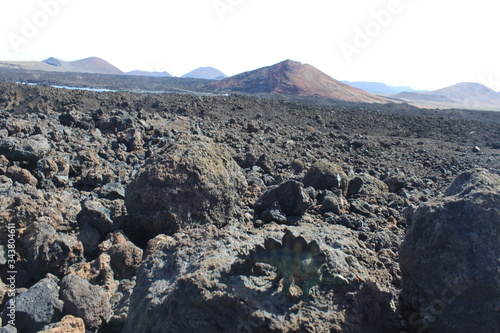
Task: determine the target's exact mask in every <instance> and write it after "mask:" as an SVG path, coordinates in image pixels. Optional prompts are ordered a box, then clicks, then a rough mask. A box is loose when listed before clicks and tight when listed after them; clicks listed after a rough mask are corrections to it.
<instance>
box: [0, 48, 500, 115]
mask: <svg viewBox="0 0 500 333" xmlns="http://www.w3.org/2000/svg"><path fill="white" fill-rule="evenodd" d="M0 68H8V69H14V70H26V71H46V72H56V73H57V72H75V73H91V74H115V75H130V76H148V77H158V78H170V77H172V76H171V75H170V74H169V73H167V72H148V71H140V70H135V71H131V72H128V73H124V72H123V71H121V70H120V69H119V68H117V67H115V66H113V65H112V64H110V63H109V62H107V61H105V60H103V59H101V58H98V57H90V58H85V59H81V60H75V61H64V60H61V59H57V58H48V59H45V60H43V61H0ZM54 75H55V74H54ZM182 78H195V79H205V80H212V81H215V82H211V83H208V84H201V83H197V87H198V88H199V89H202V91H216V92H231V91H233V92H244V93H249V94H252V93H259V94H277V95H295V96H307V97H321V98H328V99H334V100H339V101H350V102H366V103H389V102H406V103H409V104H412V105H415V106H418V107H424V108H440V109H442V108H447V109H449V108H460V109H479V110H496V111H500V92H496V91H494V90H492V89H490V88H488V87H485V86H484V85H481V84H479V83H471V82H462V83H458V84H455V85H453V86H450V87H446V88H442V89H438V90H434V91H416V90H414V89H412V88H410V87H404V86H403V87H394V86H388V85H386V84H385V83H380V82H366V81H357V82H350V81H343V82H340V81H337V80H335V79H334V78H332V77H330V76H328V75H326V74H325V73H323V72H321V71H320V70H318V69H316V68H314V67H312V66H311V65H307V64H302V63H300V62H296V61H292V60H285V61H282V62H280V63H278V64H275V65H272V66H267V67H262V68H259V69H256V70H253V71H249V72H244V73H241V74H237V75H234V76H231V77H227V76H226V75H225V74H224V73H222V72H221V71H219V70H218V69H216V68H213V67H200V68H197V69H195V70H193V71H191V72H189V73H187V74H185V75H183V76H182V77H181V78H180V79H176V80H182ZM117 80H118V78H117ZM120 80H124V78H123V77H122V78H120ZM216 80H217V81H216ZM176 82H177V81H176ZM182 82H184V81H182ZM171 84H173V83H170V85H171ZM175 85H181V86H182V84H181V83H180V81H179V82H177V83H175ZM183 87H184V86H183ZM170 88H172V87H170ZM183 89H185V87H184V88H183ZM194 89H197V88H194Z"/></svg>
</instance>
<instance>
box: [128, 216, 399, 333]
mask: <svg viewBox="0 0 500 333" xmlns="http://www.w3.org/2000/svg"><path fill="white" fill-rule="evenodd" d="M318 222H319V221H318ZM288 228H290V229H291V231H292V232H293V233H295V234H297V235H298V234H303V235H304V237H305V238H306V239H307V240H312V239H315V240H317V241H318V243H319V245H320V247H321V248H322V249H324V250H325V251H326V253H327V258H328V260H327V261H328V266H329V269H330V270H331V271H333V272H339V273H342V274H345V276H348V278H349V279H352V282H351V284H350V285H349V286H338V285H332V286H326V285H320V286H317V287H315V288H313V295H314V297H313V300H312V301H311V304H310V306H309V305H306V304H304V303H302V302H301V301H300V290H299V289H297V288H295V287H294V288H292V294H293V296H285V295H283V294H282V293H281V292H280V291H279V288H276V287H273V286H272V283H271V281H270V280H269V277H267V276H255V275H253V274H252V273H251V271H250V270H248V269H245V265H244V264H243V263H241V261H240V260H239V259H238V258H237V252H236V249H241V248H243V249H247V250H249V249H251V248H254V247H255V246H256V244H263V242H264V239H265V238H267V237H272V238H275V239H281V237H282V236H283V232H284V228H283V227H281V226H279V227H277V226H276V225H273V224H267V225H265V226H264V227H263V229H259V230H256V231H257V233H254V234H248V233H246V232H243V231H239V230H238V229H236V228H228V227H226V228H224V229H223V230H220V229H217V228H215V227H214V226H208V227H206V228H203V229H201V228H200V229H190V230H188V231H187V232H185V233H184V232H180V233H176V234H174V235H173V236H166V235H158V236H157V237H155V238H154V239H152V240H151V241H150V242H149V244H148V247H147V249H146V259H145V261H144V262H143V263H142V264H141V265H140V266H139V269H138V272H137V285H136V287H135V288H134V291H133V293H132V297H131V300H130V308H129V315H128V317H127V321H126V323H125V327H124V330H123V332H124V333H129V332H134V333H141V332H155V331H165V330H170V331H175V332H219V331H225V332H237V331H245V330H246V331H255V332H264V331H267V332H269V331H271V332H272V331H276V332H278V331H279V332H297V331H304V330H305V331H308V330H312V329H313V328H314V330H315V331H318V332H329V331H332V330H334V331H342V332H396V330H395V327H396V326H397V321H396V316H395V314H394V311H393V310H392V309H391V306H390V303H391V302H393V300H391V299H392V296H391V294H390V293H389V292H388V286H389V284H388V283H389V280H390V275H389V273H388V272H387V271H385V270H384V269H380V267H382V266H383V265H382V264H381V263H379V262H378V259H377V258H376V256H375V254H374V253H373V252H372V251H371V250H369V249H367V248H365V247H364V245H363V244H362V243H361V241H359V240H357V237H353V232H352V231H349V230H347V229H345V228H343V227H340V226H331V225H325V224H323V225H321V224H318V225H316V226H312V225H307V224H304V225H302V226H300V227H288ZM361 262H368V263H369V265H370V269H367V268H366V267H364V266H363V265H361V264H360V263H361ZM379 264H380V266H378V265H379ZM271 274H272V273H271ZM347 294H349V296H348V295H347Z"/></svg>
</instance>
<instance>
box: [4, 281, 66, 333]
mask: <svg viewBox="0 0 500 333" xmlns="http://www.w3.org/2000/svg"><path fill="white" fill-rule="evenodd" d="M57 282H58V280H57V278H55V277H48V278H45V279H42V280H40V281H38V282H37V283H36V284H34V285H33V286H32V287H31V288H30V289H29V290H28V291H27V292H25V293H22V294H20V295H19V296H17V297H16V298H15V299H14V300H15V309H16V313H15V324H16V325H15V327H16V328H17V330H18V332H26V333H31V332H33V333H34V332H38V331H39V330H41V329H42V328H43V327H44V326H45V325H47V324H49V323H51V322H53V321H54V320H57V318H58V316H59V315H60V314H61V312H62V310H63V305H64V304H63V302H62V301H61V300H60V299H59V288H58V287H57ZM8 313H9V309H8V308H7V307H6V308H5V309H4V311H3V313H2V318H3V322H4V323H7V322H8V320H9V317H8V316H7V314H8Z"/></svg>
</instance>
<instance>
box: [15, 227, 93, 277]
mask: <svg viewBox="0 0 500 333" xmlns="http://www.w3.org/2000/svg"><path fill="white" fill-rule="evenodd" d="M22 242H23V245H24V248H25V249H26V259H27V267H28V271H29V272H30V275H31V277H32V278H33V279H35V281H37V280H39V279H41V278H42V277H43V276H45V275H46V274H47V273H51V274H54V275H55V276H57V277H59V278H62V277H63V276H64V275H65V274H67V273H68V272H69V267H70V266H71V265H72V264H74V263H77V262H79V261H82V260H83V245H82V243H81V242H80V241H78V240H77V238H76V237H75V236H71V235H67V234H64V233H59V232H57V231H56V230H55V228H54V227H52V226H51V225H49V224H47V223H44V222H40V223H37V222H35V223H34V224H32V225H31V226H30V227H29V228H28V230H27V231H26V233H25V234H24V235H23V240H22Z"/></svg>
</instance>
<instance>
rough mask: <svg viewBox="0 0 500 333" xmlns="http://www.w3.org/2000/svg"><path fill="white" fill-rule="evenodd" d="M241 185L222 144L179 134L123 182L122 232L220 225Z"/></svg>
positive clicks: (235, 210)
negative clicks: (127, 182)
mask: <svg viewBox="0 0 500 333" xmlns="http://www.w3.org/2000/svg"><path fill="white" fill-rule="evenodd" d="M246 186H247V184H246V179H245V177H244V175H243V173H242V170H241V168H240V167H239V166H238V165H237V164H236V162H235V161H234V160H233V158H232V157H231V155H230V154H229V152H228V151H227V150H226V149H225V148H223V146H221V145H217V144H215V143H214V142H213V141H212V140H211V139H209V138H206V137H202V136H190V135H188V136H183V137H181V138H179V139H178V140H177V141H176V142H175V143H174V144H172V145H170V146H168V147H167V148H166V149H165V150H164V151H162V152H160V153H158V154H156V155H155V156H154V157H152V158H150V159H149V160H148V161H147V162H146V164H145V165H144V167H143V168H142V169H141V171H140V172H139V174H138V175H137V177H136V178H135V179H134V180H132V182H131V183H130V185H129V186H128V188H127V190H126V197H125V204H126V206H127V211H128V213H129V214H130V218H129V219H128V220H127V221H126V225H125V230H126V231H127V233H128V234H129V235H130V236H131V237H137V235H141V234H142V236H143V237H145V238H146V239H150V238H152V237H154V236H156V235H158V234H160V233H165V234H172V233H174V232H176V231H178V230H180V229H182V227H185V226H188V225H196V224H206V223H211V224H214V225H216V226H219V227H220V226H223V225H226V224H228V223H230V222H231V221H232V220H234V219H235V218H236V217H238V216H239V215H240V213H239V207H238V206H237V205H238V202H239V197H240V196H241V194H242V193H243V191H244V190H245V189H246Z"/></svg>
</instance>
